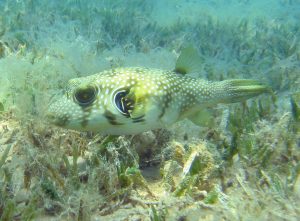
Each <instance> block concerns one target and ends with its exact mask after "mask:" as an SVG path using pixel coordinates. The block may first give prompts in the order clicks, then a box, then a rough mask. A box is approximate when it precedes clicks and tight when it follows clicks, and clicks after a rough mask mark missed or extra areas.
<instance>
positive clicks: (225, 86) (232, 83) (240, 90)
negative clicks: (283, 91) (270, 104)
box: [215, 79, 271, 103]
mask: <svg viewBox="0 0 300 221" xmlns="http://www.w3.org/2000/svg"><path fill="white" fill-rule="evenodd" d="M215 84H216V85H215V86H216V88H217V90H216V95H217V98H218V100H219V102H220V103H236V102H241V101H245V100H247V99H249V98H252V97H256V96H258V95H260V94H262V93H267V92H271V89H270V87H268V86H266V85H263V84H261V83H260V82H259V81H257V80H251V79H231V80H225V81H221V82H217V83H215Z"/></svg>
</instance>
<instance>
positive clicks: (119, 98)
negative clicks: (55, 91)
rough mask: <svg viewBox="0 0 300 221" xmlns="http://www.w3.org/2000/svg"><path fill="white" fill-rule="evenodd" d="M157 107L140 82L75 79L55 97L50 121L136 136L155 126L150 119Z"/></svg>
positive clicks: (124, 78) (106, 76) (105, 76)
mask: <svg viewBox="0 0 300 221" xmlns="http://www.w3.org/2000/svg"><path fill="white" fill-rule="evenodd" d="M155 108H156V106H155V104H154V102H153V99H151V93H149V91H148V90H142V89H141V83H140V82H138V79H135V78H133V77H131V78H130V77H129V78H128V76H124V75H122V74H119V75H115V76H112V75H110V74H101V75H92V76H88V77H84V78H75V79H71V80H70V81H69V82H68V85H67V87H66V89H65V90H64V92H63V93H62V94H60V95H58V96H54V97H53V98H52V101H51V102H50V105H49V108H48V110H47V119H48V120H49V121H50V123H52V124H55V125H57V126H60V127H63V128H69V129H74V130H78V131H96V132H103V133H106V134H135V133H139V132H141V131H146V130H149V129H152V128H153V127H155V126H154V125H152V124H153V122H150V123H149V122H147V119H146V115H147V116H149V113H152V115H153V114H155V113H157V111H156V110H155ZM150 115H151V114H150ZM152 117H153V116H152Z"/></svg>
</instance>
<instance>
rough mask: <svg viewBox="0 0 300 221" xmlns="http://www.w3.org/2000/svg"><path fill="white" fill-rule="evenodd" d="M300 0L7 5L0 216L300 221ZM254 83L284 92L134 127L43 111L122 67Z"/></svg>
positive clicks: (76, 0)
mask: <svg viewBox="0 0 300 221" xmlns="http://www.w3.org/2000/svg"><path fill="white" fill-rule="evenodd" d="M299 11H300V1H299V0H272V1H269V0H264V1H258V0H257V1H247V0H230V1H225V0H214V1H213V0H210V1H209V0H208V1H192V0H190V1H188V0H186V1H183V0H157V1H142V0H131V1H121V0H114V1H109V0H107V1H105V0H102V1H100V0H99V1H96V0H94V1H84V0H66V1H59V0H56V1H54V0H53V1H47V0H37V1H34V0H1V1H0V217H1V220H2V221H6V220H78V221H81V220H124V221H125V220H135V221H138V220H153V221H162V220H181V221H184V220H206V221H212V220H230V221H231V220H292V221H293V220H295V221H296V220H299V217H300V209H299V208H300V206H299V205H300V176H299V171H300V162H299V159H300V22H299V21H300V13H299ZM190 44H192V45H194V47H196V48H197V50H198V51H199V53H200V54H201V56H202V58H203V64H202V67H203V68H202V71H201V72H200V73H197V74H196V75H194V77H200V78H205V79H208V80H222V79H229V78H254V79H258V80H260V81H261V82H263V83H265V84H268V85H270V86H271V87H272V89H273V93H270V94H265V95H262V96H259V97H258V98H255V99H251V100H249V101H247V102H245V103H242V104H234V105H219V106H217V107H215V108H213V109H212V110H211V113H210V114H211V115H213V117H211V118H210V119H208V120H207V121H206V122H207V123H206V124H205V125H203V126H196V125H194V124H193V123H191V122H190V121H188V120H185V121H182V122H178V123H177V124H175V125H174V126H172V127H171V128H168V129H159V130H154V131H148V132H144V133H141V134H138V135H134V136H104V135H101V134H96V133H81V132H76V131H71V130H67V129H60V128H57V127H54V126H52V125H49V124H48V123H47V122H46V121H45V120H44V113H45V110H46V109H47V106H48V103H49V99H50V98H51V96H52V95H53V94H56V93H58V92H59V91H61V90H62V89H63V88H64V85H65V83H66V82H67V81H68V79H70V78H74V77H80V76H86V75H90V74H94V73H97V72H100V71H102V70H104V69H107V68H111V67H123V66H144V67H155V68H162V69H167V70H172V69H173V67H174V64H175V60H176V57H177V56H178V54H179V53H180V50H181V49H182V48H183V47H185V46H186V45H190Z"/></svg>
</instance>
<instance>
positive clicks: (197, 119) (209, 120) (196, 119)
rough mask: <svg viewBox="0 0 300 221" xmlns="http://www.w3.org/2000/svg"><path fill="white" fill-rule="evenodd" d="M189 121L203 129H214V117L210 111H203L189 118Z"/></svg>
mask: <svg viewBox="0 0 300 221" xmlns="http://www.w3.org/2000/svg"><path fill="white" fill-rule="evenodd" d="M188 119H189V120H190V121H192V122H193V123H194V124H196V125H198V126H202V127H213V126H214V116H213V113H212V112H211V111H209V110H208V109H201V110H200V111H198V112H196V113H194V114H192V115H190V116H188Z"/></svg>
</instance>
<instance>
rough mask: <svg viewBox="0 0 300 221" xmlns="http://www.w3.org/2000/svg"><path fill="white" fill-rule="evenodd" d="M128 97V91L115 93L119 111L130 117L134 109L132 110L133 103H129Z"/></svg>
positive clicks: (116, 105) (115, 102) (115, 101)
mask: <svg viewBox="0 0 300 221" xmlns="http://www.w3.org/2000/svg"><path fill="white" fill-rule="evenodd" d="M126 95H128V92H127V91H125V90H121V91H118V92H116V93H115V96H114V100H113V101H114V104H115V107H116V108H117V109H118V111H119V112H120V113H121V114H123V115H125V116H128V117H129V112H130V110H131V109H132V108H131V103H130V102H129V100H128V98H127V97H126Z"/></svg>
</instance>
